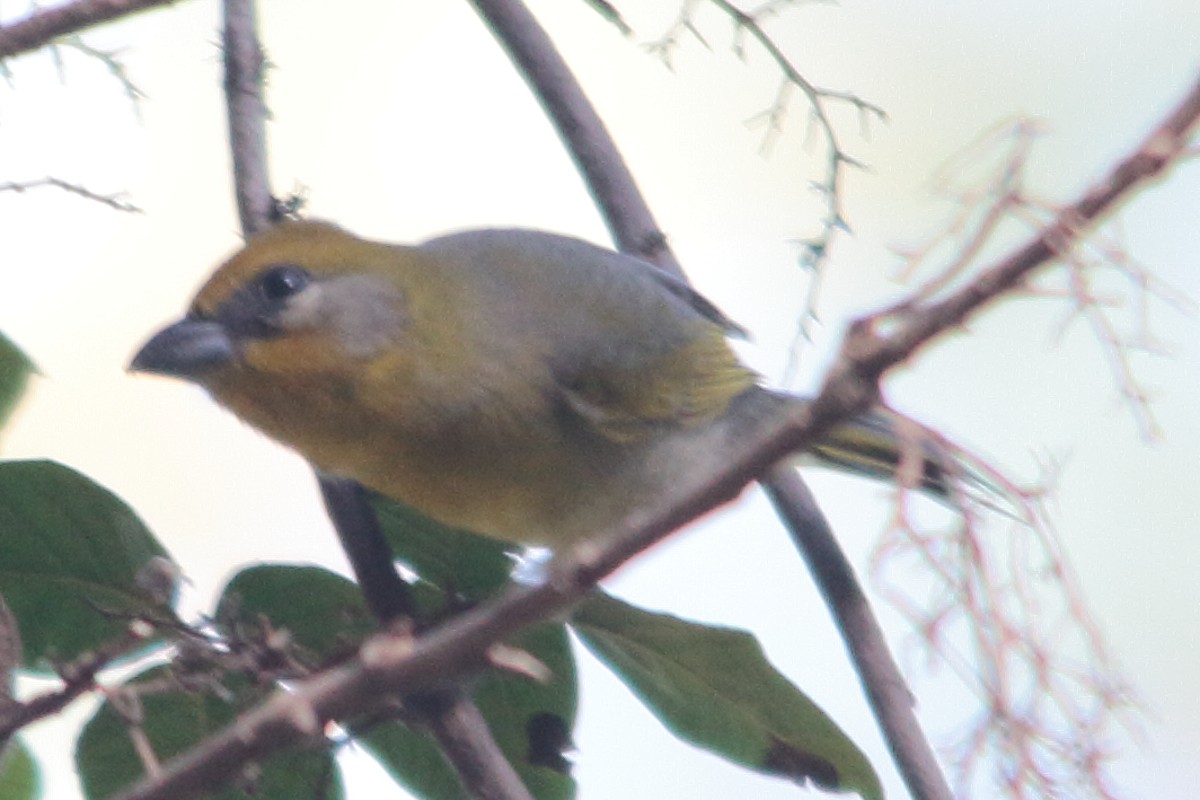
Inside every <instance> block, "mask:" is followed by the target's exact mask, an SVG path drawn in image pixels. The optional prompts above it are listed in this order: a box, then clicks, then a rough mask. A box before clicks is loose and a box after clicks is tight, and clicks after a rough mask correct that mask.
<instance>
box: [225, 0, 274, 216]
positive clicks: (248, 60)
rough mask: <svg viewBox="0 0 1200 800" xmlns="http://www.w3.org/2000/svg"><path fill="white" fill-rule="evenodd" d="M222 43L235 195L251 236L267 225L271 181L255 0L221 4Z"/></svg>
mask: <svg viewBox="0 0 1200 800" xmlns="http://www.w3.org/2000/svg"><path fill="white" fill-rule="evenodd" d="M222 7H223V9H224V20H225V22H224V25H223V27H222V29H221V45H222V50H223V53H224V63H225V104H226V108H227V109H228V114H229V149H230V152H231V153H232V155H233V174H234V193H235V195H236V196H237V207H238V218H239V220H240V221H241V224H242V234H243V235H244V236H247V237H249V236H253V235H254V234H255V233H258V232H259V231H262V230H265V229H266V228H267V227H269V226H270V224H271V209H272V208H273V207H274V201H273V200H272V198H271V181H270V178H269V177H268V175H267V135H266V115H267V113H266V104H265V103H264V102H263V96H262V90H263V63H264V62H263V52H262V47H261V46H260V45H259V43H258V20H257V19H256V18H255V10H254V3H253V0H224V2H223V4H222Z"/></svg>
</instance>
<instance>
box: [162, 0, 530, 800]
mask: <svg viewBox="0 0 1200 800" xmlns="http://www.w3.org/2000/svg"><path fill="white" fill-rule="evenodd" d="M223 7H224V15H225V25H224V27H223V30H222V44H223V47H224V55H225V97H226V104H227V107H228V114H229V141H230V149H231V151H232V153H233V179H234V191H235V195H236V197H237V206H238V215H239V218H240V220H241V224H242V230H243V232H244V233H245V234H246V235H247V236H250V235H253V234H254V233H256V232H259V231H261V230H263V229H264V228H266V227H268V226H269V225H270V223H271V222H273V221H274V220H273V216H274V215H276V214H278V213H286V204H281V203H280V202H278V201H276V200H275V199H274V198H273V197H272V196H271V190H270V180H269V178H268V174H267V156H266V153H267V149H266V132H265V120H266V105H265V102H264V100H263V69H264V64H265V59H264V56H263V51H262V47H261V44H260V42H259V38H258V28H257V19H256V13H255V2H254V0H224V3H223ZM318 478H319V482H320V485H321V493H322V496H323V498H324V500H325V505H326V510H327V511H328V513H329V516H330V520H331V521H332V522H333V523H334V526H335V527H336V529H337V533H338V537H339V540H340V542H341V544H342V546H343V549H345V550H346V553H347V556H348V557H349V559H350V561H351V564H352V565H353V566H354V570H355V576H356V578H358V580H359V582H360V589H361V590H362V592H363V595H364V598H365V599H366V601H367V603H368V605H369V607H370V608H371V609H372V612H373V613H374V614H375V615H376V617H377V619H378V620H379V621H380V622H381V623H387V622H389V621H392V620H393V619H395V618H397V617H398V616H400V615H401V614H404V613H408V612H411V611H412V607H413V602H412V598H411V597H409V593H408V590H407V585H406V584H405V583H404V581H403V580H401V579H400V576H399V575H398V573H397V572H396V568H395V565H394V564H393V563H392V560H391V558H390V557H388V553H390V550H389V549H388V546H387V544H386V542H384V540H383V536H382V533H381V532H380V529H379V525H378V523H377V521H376V519H375V516H374V512H373V511H372V510H371V508H370V507H369V506H368V504H367V501H366V498H365V495H364V493H363V492H362V491H361V490H360V489H358V488H357V487H355V486H354V484H353V483H352V482H346V481H341V480H337V479H334V478H330V477H327V476H320V475H319V476H318ZM381 558H382V560H380V559H381ZM426 721H427V722H428V724H429V726H430V728H431V730H432V731H433V732H434V735H435V738H436V740H437V742H438V745H439V747H440V748H441V750H442V753H443V755H444V756H445V757H446V760H447V761H448V762H449V763H450V765H451V766H452V767H453V768H454V770H455V772H456V773H457V775H458V776H459V778H460V780H461V781H462V782H463V785H464V787H465V788H466V790H467V791H468V792H469V793H470V794H471V795H472V796H474V797H478V798H480V799H481V800H529V794H528V791H527V790H526V789H525V787H524V786H523V785H522V784H521V780H520V778H519V777H518V776H517V774H516V771H515V770H514V769H513V767H512V765H511V764H510V763H509V762H508V761H507V760H505V759H504V757H503V755H502V754H501V753H500V748H499V746H498V745H497V744H496V742H495V740H494V739H493V738H492V735H491V731H490V730H489V729H488V727H487V725H486V723H485V722H484V721H483V716H482V715H481V714H480V713H479V711H478V709H477V708H476V707H475V705H474V702H473V701H472V700H471V699H470V698H468V697H465V696H457V695H454V696H452V697H450V698H449V702H446V703H442V704H440V705H438V706H437V707H436V708H435V709H434V710H432V711H430V713H429V715H428V719H427V720H426ZM317 730H319V728H317V729H314V730H312V731H309V732H308V735H312V734H313V733H315V732H316V731H317ZM154 778H155V776H151V777H150V779H151V780H154ZM166 796H170V794H169V793H168V795H166Z"/></svg>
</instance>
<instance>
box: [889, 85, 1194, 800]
mask: <svg viewBox="0 0 1200 800" xmlns="http://www.w3.org/2000/svg"><path fill="white" fill-rule="evenodd" d="M1198 90H1200V84H1197V87H1195V88H1193V92H1192V94H1191V95H1189V97H1188V98H1187V99H1186V100H1185V101H1184V102H1183V103H1182V104H1181V105H1180V106H1179V107H1177V109H1176V110H1175V112H1174V113H1173V114H1172V115H1171V116H1170V117H1168V118H1167V120H1165V121H1164V123H1163V124H1162V125H1161V126H1160V127H1159V128H1158V129H1157V130H1156V131H1154V132H1153V133H1152V134H1151V135H1150V136H1149V137H1148V138H1147V139H1146V140H1145V141H1144V142H1143V143H1142V145H1141V147H1139V148H1138V150H1137V151H1136V152H1135V153H1133V154H1132V155H1131V156H1130V157H1128V158H1127V159H1125V160H1124V161H1123V162H1122V163H1120V164H1119V165H1117V167H1116V168H1114V169H1113V170H1112V172H1111V173H1110V176H1109V178H1108V180H1107V181H1105V182H1102V183H1099V184H1097V185H1096V186H1094V187H1093V188H1092V190H1091V191H1090V192H1089V193H1088V194H1087V195H1086V196H1085V197H1084V198H1083V199H1081V200H1080V201H1078V202H1077V203H1075V204H1074V205H1071V206H1063V205H1061V204H1054V203H1050V202H1047V201H1044V200H1038V199H1036V198H1034V197H1032V195H1031V193H1030V192H1029V191H1028V190H1027V189H1026V187H1025V185H1024V167H1025V164H1026V162H1027V159H1028V156H1029V152H1030V148H1031V146H1032V144H1033V141H1034V138H1035V136H1036V134H1037V132H1038V131H1037V128H1036V126H1035V125H1034V124H1032V123H1030V122H1029V121H1026V120H1017V121H1015V122H1011V123H1005V124H1003V125H999V126H996V127H994V128H993V129H991V130H989V131H987V132H985V134H983V135H981V136H980V137H979V138H978V139H977V140H976V141H975V142H974V143H973V144H972V145H971V146H969V147H968V148H966V149H965V150H964V151H963V152H962V153H960V154H959V155H957V156H956V157H954V158H952V159H950V160H948V161H947V163H946V165H945V166H944V167H943V168H942V169H941V170H940V171H939V173H940V175H941V176H942V177H941V180H940V183H942V184H943V188H945V189H946V190H947V193H948V194H950V196H951V197H952V200H953V202H954V203H955V207H956V211H955V213H954V214H953V215H952V216H951V218H950V219H949V221H948V222H947V223H946V224H945V225H944V226H943V227H941V228H940V229H938V230H937V231H936V232H935V233H934V235H933V236H931V237H930V238H928V239H927V240H926V241H924V242H922V243H921V244H920V245H918V246H917V247H915V248H913V249H912V250H910V251H908V252H907V253H904V254H903V255H904V256H905V262H904V268H903V270H902V277H905V278H909V279H911V278H913V277H915V276H916V275H917V274H919V273H932V274H931V275H929V276H928V277H925V278H924V279H923V282H922V283H920V285H919V286H918V287H917V288H916V289H915V290H914V291H913V292H912V293H911V294H910V295H908V296H907V297H906V298H905V299H904V300H902V301H901V302H900V303H897V304H896V305H894V306H893V307H892V308H890V309H887V310H885V311H884V312H881V313H880V314H877V315H875V317H874V319H875V320H879V321H880V322H881V323H886V322H887V321H889V319H900V320H906V319H911V318H920V317H926V316H928V315H929V314H930V313H931V312H930V310H931V309H939V312H935V313H940V312H943V311H949V310H950V309H952V308H957V309H962V308H964V307H965V306H966V305H967V304H968V303H970V302H973V301H971V300H970V299H969V298H970V296H971V293H974V292H978V291H979V289H978V287H979V285H980V284H981V283H984V282H987V283H991V284H992V285H993V286H994V285H997V284H999V283H1006V284H1007V285H1008V286H1010V287H1011V291H1013V292H1015V293H1022V294H1034V295H1035V296H1037V295H1046V294H1055V295H1061V294H1066V295H1067V296H1068V297H1069V298H1070V299H1071V300H1072V302H1073V312H1074V315H1082V316H1083V317H1085V319H1086V320H1087V321H1088V323H1089V324H1090V325H1091V326H1092V328H1093V331H1094V332H1095V334H1096V336H1097V338H1098V340H1099V341H1100V343H1101V346H1102V347H1103V348H1104V352H1105V355H1106V357H1107V358H1108V360H1109V363H1110V365H1111V367H1112V369H1113V372H1114V374H1115V375H1116V378H1117V382H1118V385H1119V387H1120V389H1121V392H1122V394H1123V395H1124V396H1125V397H1126V399H1127V400H1128V401H1129V404H1130V406H1131V408H1132V409H1133V411H1134V413H1135V415H1136V416H1137V418H1138V421H1139V424H1140V425H1141V426H1142V429H1143V431H1144V432H1146V433H1147V434H1149V435H1153V434H1154V433H1155V431H1156V426H1155V424H1154V421H1153V417H1152V416H1151V415H1150V413H1149V408H1148V403H1147V398H1146V395H1145V393H1144V391H1142V390H1141V389H1140V387H1139V386H1138V385H1137V382H1136V379H1135V378H1134V376H1133V371H1132V368H1131V365H1130V362H1129V358H1128V356H1129V353H1130V351H1131V350H1132V349H1133V348H1134V347H1142V348H1145V347H1146V346H1147V345H1151V346H1152V345H1153V342H1152V340H1150V337H1149V334H1148V332H1147V331H1146V329H1145V316H1146V314H1147V311H1146V309H1145V306H1146V304H1147V302H1148V300H1149V299H1150V298H1155V299H1157V300H1159V301H1161V302H1163V303H1165V304H1167V305H1169V306H1172V307H1175V308H1177V309H1180V310H1184V311H1187V310H1191V306H1190V304H1189V302H1188V301H1187V300H1186V298H1184V296H1183V295H1182V293H1181V292H1178V291H1177V290H1175V289H1173V288H1172V287H1170V286H1167V285H1165V284H1163V283H1162V282H1161V281H1159V280H1158V279H1156V278H1155V277H1154V276H1153V275H1152V274H1151V273H1150V272H1149V271H1148V270H1147V269H1146V268H1145V267H1143V266H1142V265H1139V264H1137V263H1136V262H1135V261H1134V260H1133V259H1131V258H1130V257H1129V256H1128V254H1127V253H1126V252H1125V249H1124V248H1123V247H1122V246H1120V244H1119V240H1118V239H1116V238H1114V237H1112V236H1110V235H1108V234H1106V233H1105V232H1103V231H1101V232H1092V233H1089V235H1088V236H1086V237H1085V236H1082V235H1081V234H1082V233H1083V232H1084V230H1085V229H1086V228H1088V227H1089V226H1090V225H1092V224H1093V223H1094V221H1095V220H1096V219H1097V218H1098V217H1099V216H1100V214H1102V213H1103V212H1104V211H1105V210H1106V209H1107V208H1110V207H1111V206H1112V205H1113V203H1114V202H1115V201H1116V200H1117V199H1119V198H1120V197H1121V196H1123V193H1124V192H1125V191H1126V187H1128V186H1130V185H1132V183H1131V181H1142V180H1145V179H1146V178H1148V177H1150V176H1153V174H1154V173H1155V172H1156V171H1158V170H1159V169H1161V168H1162V166H1163V165H1164V164H1166V163H1168V162H1170V161H1172V160H1176V161H1177V160H1182V158H1184V157H1186V154H1187V152H1188V150H1189V136H1190V131H1191V130H1192V129H1193V128H1194V121H1193V120H1194V118H1195V114H1196V113H1197V112H1198V110H1200V100H1197V91H1198ZM996 151H999V153H998V155H997V152H996ZM981 164H982V165H983V167H982V168H981ZM964 175H966V176H969V177H967V178H965V179H964V178H963V177H962V176H964ZM947 176H955V177H953V178H950V177H947ZM951 188H952V191H951V190H950V189H951ZM1013 223H1016V224H1019V225H1021V226H1024V227H1026V228H1027V229H1029V230H1031V231H1033V232H1034V234H1035V237H1036V238H1035V239H1034V241H1032V242H1031V243H1030V244H1029V245H1027V246H1026V247H1025V248H1022V249H1020V250H1018V251H1016V252H1015V253H1014V254H1013V255H1012V256H1010V257H1009V258H1008V259H1005V260H1004V261H1003V262H1001V263H1000V264H999V265H997V266H993V267H992V268H991V269H980V268H979V267H978V263H977V262H978V261H979V260H980V254H981V253H982V252H984V251H985V250H986V249H987V248H988V247H991V246H994V242H995V240H996V239H997V238H998V236H999V235H1000V233H1001V232H1002V231H1001V229H1002V226H1004V225H1006V224H1008V225H1011V224H1013ZM1040 253H1049V254H1052V255H1053V257H1055V258H1056V259H1057V260H1058V261H1059V262H1061V264H1062V270H1061V271H1056V272H1052V273H1042V274H1039V275H1036V276H1033V275H1029V274H1026V275H1019V273H1020V272H1021V271H1022V270H1025V269H1026V268H1027V267H1028V265H1029V264H1030V263H1032V261H1033V259H1034V258H1040V257H1041V255H1039V254H1040ZM933 264H937V265H938V266H937V267H936V268H934V267H932V266H931V265H933ZM1105 272H1107V273H1110V274H1111V273H1115V274H1116V275H1118V276H1119V277H1121V278H1123V279H1124V280H1126V281H1128V282H1129V283H1130V284H1132V285H1133V286H1134V288H1135V289H1136V290H1137V291H1138V292H1139V304H1138V319H1137V322H1138V330H1137V331H1136V332H1135V335H1134V337H1133V338H1132V339H1126V338H1125V337H1123V336H1122V335H1121V334H1119V333H1118V331H1117V328H1116V326H1115V324H1114V322H1113V320H1112V319H1111V318H1110V316H1109V309H1110V307H1111V306H1113V305H1114V304H1115V303H1114V302H1113V301H1111V300H1109V299H1108V298H1105V297H1103V296H1102V295H1101V294H1100V292H1098V291H1097V290H1096V288H1095V287H1096V284H1097V281H1098V280H1099V278H1101V277H1103V274H1104V273H1105ZM1060 276H1061V277H1060ZM1050 280H1062V281H1063V282H1065V288H1063V289H1061V290H1055V288H1054V287H1053V286H1052V285H1051V284H1049V283H1048V281H1050ZM955 313H958V312H955ZM943 318H944V319H945V317H943ZM901 324H903V323H901ZM991 477H993V478H996V477H997V476H995V475H992V476H991ZM1005 489H1006V493H1007V494H1009V495H1010V496H1014V497H1018V498H1021V499H1022V502H1021V503H1020V504H1019V508H1020V511H1021V514H1020V519H1018V520H1014V521H1013V524H1012V525H1011V529H1010V530H1008V531H1006V532H1005V533H1004V536H1003V541H1005V542H1007V543H1008V551H1007V553H1004V552H1001V553H999V554H996V552H995V551H996V548H995V546H994V545H991V544H989V543H988V542H989V541H994V540H995V537H994V536H989V537H988V539H987V540H985V537H984V535H983V532H982V531H981V530H980V524H979V520H978V518H977V517H976V516H975V515H973V514H972V513H971V511H970V508H971V506H970V504H966V503H963V504H960V508H962V509H963V511H964V515H963V517H962V519H961V520H960V522H959V524H958V525H957V526H955V527H953V528H951V529H948V530H944V531H937V532H932V533H930V532H925V531H922V530H920V529H919V527H918V526H917V525H916V524H915V523H914V522H913V520H912V519H911V516H910V509H909V507H908V504H907V494H906V493H905V491H904V490H903V489H902V488H901V489H900V490H899V492H898V495H897V499H896V503H895V506H894V513H893V519H892V522H891V524H890V526H889V530H888V532H887V533H886V534H885V535H884V537H883V538H882V540H881V542H880V544H879V545H878V547H877V549H876V551H875V552H874V554H873V556H872V572H873V573H874V574H875V576H876V579H877V583H878V584H879V585H880V586H882V587H883V589H884V591H885V593H887V594H888V595H889V597H890V599H891V601H892V603H893V605H894V606H895V607H897V608H898V609H899V610H900V611H901V612H902V613H903V614H904V615H905V616H906V617H907V618H908V619H909V621H910V622H911V623H912V624H913V626H914V627H915V628H916V629H917V630H918V631H920V633H921V640H922V642H924V643H925V645H926V646H927V647H928V648H930V650H931V651H932V652H934V653H936V654H937V655H938V656H939V657H940V659H941V660H942V661H944V662H945V663H947V664H949V665H950V666H951V668H952V669H953V670H954V672H955V673H956V675H957V676H958V678H959V679H960V680H961V681H962V683H963V685H964V686H966V687H968V689H969V690H970V691H971V692H972V693H974V694H975V696H976V697H978V698H979V701H980V705H981V707H982V709H983V711H982V713H981V714H980V715H979V716H978V717H977V718H976V719H975V720H973V721H972V722H971V723H970V724H969V726H968V729H967V730H966V731H965V733H964V735H963V736H962V737H961V738H960V741H961V744H960V745H959V746H958V747H957V748H956V752H955V753H954V757H953V758H952V763H953V764H955V771H956V774H955V783H956V796H966V795H967V794H968V793H969V790H970V789H971V787H972V786H973V785H974V784H976V783H977V782H978V778H979V774H980V772H981V771H982V770H983V768H984V766H985V764H986V763H987V762H988V761H989V759H987V758H985V757H986V756H989V755H994V754H999V756H1000V757H999V758H994V759H990V761H991V763H992V764H993V765H994V768H993V772H994V777H995V782H996V783H997V784H998V785H1000V786H1002V787H1004V789H1005V792H1006V794H1005V796H1007V797H1013V798H1035V797H1043V796H1047V795H1049V796H1057V795H1066V794H1070V795H1072V796H1080V797H1082V796H1093V797H1098V798H1106V799H1107V798H1112V797H1113V796H1114V795H1113V790H1112V788H1111V786H1110V782H1109V778H1108V776H1107V774H1106V771H1105V766H1106V764H1107V762H1108V761H1109V760H1110V759H1111V758H1112V757H1113V756H1114V754H1115V750H1114V746H1113V743H1112V741H1111V739H1110V737H1111V736H1113V735H1114V731H1113V728H1114V727H1115V726H1116V725H1119V724H1120V723H1122V722H1126V712H1128V711H1129V710H1130V709H1131V708H1133V707H1135V705H1136V700H1135V698H1134V697H1133V693H1132V690H1131V689H1130V688H1129V687H1128V686H1127V685H1125V683H1124V681H1123V680H1122V678H1121V677H1120V675H1119V671H1118V670H1117V668H1116V667H1115V666H1114V665H1113V664H1112V660H1111V658H1110V656H1109V654H1108V653H1107V651H1106V647H1105V644H1104V641H1103V638H1102V636H1101V635H1100V633H1099V632H1098V630H1097V629H1096V626H1095V624H1094V622H1093V620H1092V618H1091V616H1090V614H1089V612H1088V609H1087V607H1086V603H1085V601H1084V599H1083V596H1082V591H1081V589H1080V587H1079V585H1078V581H1077V579H1076V577H1075V575H1074V573H1073V571H1072V570H1071V567H1070V564H1069V563H1068V560H1067V556H1066V553H1065V552H1063V550H1062V548H1061V546H1060V544H1059V542H1058V540H1057V537H1056V535H1055V533H1054V531H1053V529H1052V527H1051V526H1050V524H1049V522H1048V519H1047V515H1046V514H1045V513H1044V512H1043V511H1042V509H1041V504H1040V502H1039V499H1038V497H1036V496H1034V495H1033V494H1031V493H1029V492H1028V490H1022V489H1019V488H1018V487H1014V486H1011V485H1009V486H1006V487H1005ZM908 567H915V568H916V571H917V572H919V574H921V575H923V576H925V579H926V584H928V582H930V581H931V582H932V589H931V590H930V591H931V594H930V596H928V597H924V598H918V597H915V596H914V592H913V591H912V590H911V589H906V588H903V587H905V586H906V585H911V583H912V580H911V578H912V573H911V572H907V571H906V568H908ZM893 576H895V577H893Z"/></svg>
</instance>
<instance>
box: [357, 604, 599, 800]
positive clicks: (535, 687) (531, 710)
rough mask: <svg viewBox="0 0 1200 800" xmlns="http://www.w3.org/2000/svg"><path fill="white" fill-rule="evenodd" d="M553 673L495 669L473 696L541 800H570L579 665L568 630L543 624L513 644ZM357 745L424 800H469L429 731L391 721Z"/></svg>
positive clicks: (494, 731) (375, 728) (496, 735)
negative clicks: (535, 675) (569, 752)
mask: <svg viewBox="0 0 1200 800" xmlns="http://www.w3.org/2000/svg"><path fill="white" fill-rule="evenodd" d="M512 645H513V646H514V647H518V648H521V649H523V650H525V651H526V652H527V653H529V654H531V655H532V656H533V657H534V658H536V659H538V660H539V661H541V662H542V664H544V665H545V666H546V667H548V668H549V670H550V673H551V675H552V678H551V679H550V681H548V682H547V683H538V682H537V681H534V680H533V679H531V678H528V677H525V676H523V675H517V674H513V673H511V672H501V671H499V670H493V671H491V672H489V673H488V674H487V675H486V676H484V677H483V678H482V679H481V680H480V682H479V684H478V686H477V687H476V690H475V692H474V698H475V702H476V703H477V704H478V706H479V710H480V711H481V712H482V713H483V716H484V718H485V719H487V721H488V726H489V728H490V729H491V732H492V735H493V736H494V737H495V739H496V741H497V743H498V744H499V745H500V749H501V750H502V751H503V752H504V754H505V756H506V757H507V758H508V759H509V761H510V762H511V763H512V764H513V766H514V767H516V769H517V773H518V774H519V775H520V776H521V779H522V780H523V781H524V783H525V785H526V786H527V787H528V788H529V791H530V792H532V793H533V796H534V797H535V798H537V800H569V798H572V797H574V796H575V782H574V780H572V778H571V777H570V775H569V767H570V765H569V763H568V762H567V761H566V759H565V757H564V755H563V752H562V751H563V750H564V749H565V748H569V746H570V731H571V730H572V729H573V727H574V725H575V703H576V685H575V661H574V657H573V656H572V654H571V649H570V642H569V641H568V639H567V635H566V630H565V629H564V628H563V626H561V625H542V626H539V627H537V628H533V629H531V630H529V631H527V632H525V633H524V634H522V635H521V636H519V637H516V638H515V639H514V640H513V641H512ZM357 738H358V741H359V742H360V743H361V744H362V745H363V746H364V747H365V748H366V749H367V750H368V751H370V752H371V753H372V754H374V755H375V757H376V758H378V759H379V761H380V762H381V763H382V764H383V765H384V767H385V768H387V770H388V771H389V772H390V773H391V774H392V776H393V777H395V778H396V780H397V781H399V782H400V783H402V784H403V785H404V786H406V787H407V788H408V789H409V791H411V792H413V793H414V794H416V795H417V796H418V797H422V798H426V800H469V799H468V798H467V796H466V795H465V794H464V793H463V790H462V788H461V786H460V784H459V782H458V779H457V778H456V777H455V775H454V773H453V772H452V771H451V770H450V768H449V767H448V766H446V762H445V759H443V758H442V756H441V755H440V754H439V753H438V750H437V747H436V746H435V745H434V743H433V740H432V738H430V736H429V735H428V734H427V733H424V732H422V731H417V730H414V729H412V728H409V727H407V726H405V725H403V724H401V723H398V722H392V723H387V724H385V725H379V726H377V727H374V728H371V729H369V730H367V731H366V732H364V733H363V734H362V735H360V736H358V737H357Z"/></svg>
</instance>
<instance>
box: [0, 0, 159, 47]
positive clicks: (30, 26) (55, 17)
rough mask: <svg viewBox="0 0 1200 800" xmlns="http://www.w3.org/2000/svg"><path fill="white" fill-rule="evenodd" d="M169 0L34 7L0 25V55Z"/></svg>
mask: <svg viewBox="0 0 1200 800" xmlns="http://www.w3.org/2000/svg"><path fill="white" fill-rule="evenodd" d="M172 2H175V0H73V2H68V3H63V4H62V5H58V6H54V7H53V8H42V9H38V10H37V11H34V12H33V13H32V14H30V15H29V16H27V17H25V18H24V19H20V20H17V21H16V22H12V23H9V24H8V25H3V26H0V59H6V58H12V57H13V56H18V55H21V54H22V53H29V52H32V51H34V50H37V49H38V48H40V47H45V46H46V45H48V44H50V43H51V42H52V41H54V40H55V39H57V38H58V37H60V36H66V35H68V34H72V33H79V32H80V31H83V30H86V29H87V28H91V27H93V26H96V25H99V24H101V23H104V22H111V21H112V20H115V19H119V18H121V17H125V16H128V15H130V14H133V13H136V12H138V11H144V10H146V9H149V8H154V7H156V6H165V5H168V4H170V3H172Z"/></svg>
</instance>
